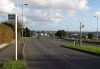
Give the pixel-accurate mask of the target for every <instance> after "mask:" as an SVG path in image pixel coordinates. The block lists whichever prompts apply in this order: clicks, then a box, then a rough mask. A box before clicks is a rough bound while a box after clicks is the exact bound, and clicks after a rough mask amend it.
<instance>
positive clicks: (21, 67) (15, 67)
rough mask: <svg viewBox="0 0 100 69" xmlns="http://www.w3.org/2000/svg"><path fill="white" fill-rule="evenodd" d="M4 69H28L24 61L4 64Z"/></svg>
mask: <svg viewBox="0 0 100 69" xmlns="http://www.w3.org/2000/svg"><path fill="white" fill-rule="evenodd" d="M3 69H27V65H26V63H25V62H23V61H8V62H6V63H4V65H3Z"/></svg>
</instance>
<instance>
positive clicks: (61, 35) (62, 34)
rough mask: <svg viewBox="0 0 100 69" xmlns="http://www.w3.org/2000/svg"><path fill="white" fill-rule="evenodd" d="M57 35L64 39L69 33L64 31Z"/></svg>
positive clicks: (59, 31) (58, 32)
mask: <svg viewBox="0 0 100 69" xmlns="http://www.w3.org/2000/svg"><path fill="white" fill-rule="evenodd" d="M55 35H56V36H57V37H60V38H64V37H65V36H66V35H67V32H65V31H64V30H58V31H57V32H56V33H55Z"/></svg>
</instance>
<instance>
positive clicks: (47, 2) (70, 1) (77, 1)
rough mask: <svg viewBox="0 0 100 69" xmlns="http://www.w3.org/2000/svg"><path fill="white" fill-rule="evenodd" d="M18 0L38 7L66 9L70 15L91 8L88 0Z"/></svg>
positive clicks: (17, 0)
mask: <svg viewBox="0 0 100 69" xmlns="http://www.w3.org/2000/svg"><path fill="white" fill-rule="evenodd" d="M16 2H17V3H21V4H22V3H28V4H29V5H30V6H32V7H33V8H36V9H37V8H38V9H50V8H54V9H66V10H67V11H68V13H69V14H70V15H73V14H75V12H76V11H87V10H88V9H89V7H88V1H87V0H20V1H19V0H16ZM71 13H72V14H71Z"/></svg>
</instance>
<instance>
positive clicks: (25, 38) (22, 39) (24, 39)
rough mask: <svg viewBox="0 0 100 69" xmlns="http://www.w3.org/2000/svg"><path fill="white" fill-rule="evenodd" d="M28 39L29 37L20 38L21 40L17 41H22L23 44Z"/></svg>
mask: <svg viewBox="0 0 100 69" xmlns="http://www.w3.org/2000/svg"><path fill="white" fill-rule="evenodd" d="M29 39H30V37H21V38H19V40H20V41H23V42H27V41H28V40H29Z"/></svg>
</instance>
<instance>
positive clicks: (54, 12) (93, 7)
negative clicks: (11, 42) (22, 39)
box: [0, 0, 100, 32]
mask: <svg viewBox="0 0 100 69" xmlns="http://www.w3.org/2000/svg"><path fill="white" fill-rule="evenodd" d="M99 3H100V0H0V21H1V22H2V21H7V20H8V14H12V13H17V15H18V20H19V21H20V22H22V5H23V19H24V22H23V26H24V27H28V28H29V29H31V30H40V31H42V30H45V31H57V30H59V29H62V30H66V31H79V26H80V22H81V23H82V24H83V25H84V28H82V31H93V32H95V31H97V17H98V30H99V31H100V4H99ZM24 4H28V5H24ZM94 16H96V17H94Z"/></svg>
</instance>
